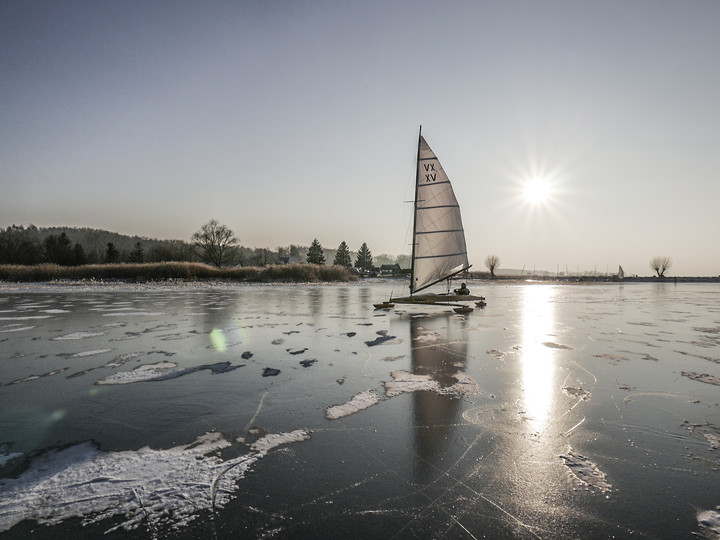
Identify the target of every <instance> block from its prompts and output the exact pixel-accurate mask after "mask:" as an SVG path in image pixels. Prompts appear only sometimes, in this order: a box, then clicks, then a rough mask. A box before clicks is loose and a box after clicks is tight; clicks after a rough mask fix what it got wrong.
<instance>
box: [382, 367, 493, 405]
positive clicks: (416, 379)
mask: <svg viewBox="0 0 720 540" xmlns="http://www.w3.org/2000/svg"><path fill="white" fill-rule="evenodd" d="M390 375H391V376H392V378H393V380H392V381H387V382H385V383H383V384H384V385H385V395H386V396H387V397H389V398H391V397H394V396H397V395H399V394H403V393H406V392H417V391H419V390H430V391H431V392H436V393H438V394H440V395H478V394H480V388H479V387H478V385H477V383H476V382H475V379H473V378H472V377H471V376H470V375H468V374H467V373H464V372H462V371H458V372H456V373H454V374H453V378H454V379H455V380H457V382H456V383H455V384H453V385H451V386H446V387H442V386H440V383H439V382H438V381H436V380H435V379H433V378H432V377H431V376H430V375H415V374H414V373H410V372H408V371H403V370H398V371H393V372H392V373H391V374H390Z"/></svg>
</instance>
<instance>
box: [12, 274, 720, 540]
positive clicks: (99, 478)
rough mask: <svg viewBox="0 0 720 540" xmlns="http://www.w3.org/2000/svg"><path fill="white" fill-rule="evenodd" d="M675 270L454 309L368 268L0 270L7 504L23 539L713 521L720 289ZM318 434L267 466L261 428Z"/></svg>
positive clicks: (405, 533)
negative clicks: (407, 292)
mask: <svg viewBox="0 0 720 540" xmlns="http://www.w3.org/2000/svg"><path fill="white" fill-rule="evenodd" d="M376 283H377V284H376ZM668 285H669V284H662V283H657V284H641V285H627V284H607V285H602V286H597V285H577V286H574V285H564V286H553V285H545V284H532V285H526V284H508V283H502V282H498V283H486V282H482V283H481V284H477V285H476V287H479V286H482V287H487V289H488V290H487V292H486V295H485V296H486V297H488V300H489V301H488V306H487V307H486V308H485V309H484V310H482V311H481V310H476V311H475V312H474V313H473V314H471V315H469V316H467V317H457V316H455V315H454V314H452V313H451V312H449V313H444V312H443V310H442V308H441V309H440V310H438V311H437V312H436V311H435V310H434V308H433V310H432V311H431V310H430V309H428V308H427V307H418V306H407V307H405V306H403V307H402V308H401V309H396V310H395V311H393V312H382V313H378V312H375V310H374V309H373V308H372V301H373V300H374V299H375V298H382V297H387V292H385V293H384V294H380V293H382V292H383V291H382V290H381V289H382V288H383V287H384V286H385V285H383V282H382V281H374V280H364V281H362V282H359V283H356V284H352V285H322V286H308V285H279V284H274V285H272V286H261V285H252V286H250V285H223V284H214V285H212V286H206V285H202V284H181V285H172V286H167V285H150V284H148V285H133V286H131V285H128V284H110V285H100V286H97V285H88V284H75V285H72V286H71V285H66V284H53V285H42V284H27V285H25V284H23V285H18V286H14V285H9V284H2V283H0V291H2V294H0V307H2V309H1V310H0V311H2V316H3V317H8V318H10V320H4V321H0V332H2V333H1V334H0V341H2V347H0V385H2V386H0V434H2V438H0V520H2V523H3V527H4V528H7V527H13V525H14V524H16V523H18V521H19V520H21V519H25V518H27V519H28V520H30V523H23V524H20V525H18V526H17V527H15V528H14V529H11V530H10V531H9V532H8V533H7V534H9V535H10V536H11V537H20V536H22V535H26V534H28V533H29V532H30V531H32V529H33V528H35V527H36V526H35V523H33V521H39V522H42V523H46V524H48V523H51V524H53V525H52V528H51V529H49V530H48V531H44V533H46V535H48V536H51V535H55V533H57V537H68V538H69V537H83V533H85V535H86V536H88V535H89V534H90V533H87V531H89V530H92V531H93V535H94V536H97V533H98V531H99V532H100V533H102V532H103V531H105V530H108V529H111V528H112V527H114V526H115V525H118V524H119V525H120V526H121V527H126V528H127V527H139V528H140V529H142V530H138V531H137V535H138V536H140V537H157V538H165V537H178V538H188V537H197V538H201V537H203V538H205V537H207V538H212V537H217V538H219V537H256V538H261V537H268V538H269V537H291V536H292V537H304V536H307V537H328V538H330V537H349V536H352V535H357V534H359V533H367V534H368V535H370V536H371V535H372V534H375V533H377V531H381V532H382V533H381V534H382V535H385V536H395V537H398V538H399V537H415V538H432V537H448V538H450V537H461V536H466V537H473V536H474V537H478V538H479V537H483V536H485V537H492V538H507V537H528V538H538V537H539V538H554V537H557V536H562V537H566V538H595V537H598V538H600V537H605V536H607V535H608V534H612V535H614V536H616V537H633V536H642V537H648V538H664V537H668V538H684V537H688V536H690V535H692V534H693V533H698V531H697V527H700V528H701V531H700V532H702V534H704V535H705V536H707V537H711V538H712V537H713V536H712V535H713V534H714V535H715V536H717V530H716V529H717V526H716V521H714V520H717V512H716V510H697V509H700V508H715V505H716V504H717V497H716V494H717V485H718V471H720V451H719V450H718V448H719V447H720V429H719V428H718V427H717V424H718V422H717V414H718V397H717V395H718V394H717V386H716V385H715V384H713V383H712V382H710V383H708V381H713V380H714V379H715V378H717V377H718V376H720V372H718V370H717V368H718V366H719V365H720V330H718V329H720V288H719V287H718V286H717V284H708V285H702V286H700V285H698V286H691V285H678V286H677V287H675V286H672V285H669V286H668ZM95 308H97V309H95ZM448 311H449V310H448ZM152 314H156V315H152ZM24 317H46V318H38V319H32V320H23V319H22V318H24ZM107 317H110V318H109V319H108V318H107ZM633 323H636V324H633ZM57 338H61V339H57ZM279 340H280V341H279ZM273 342H275V343H277V345H273ZM238 344H242V345H241V347H233V346H234V345H238ZM278 345H279V346H278ZM299 351H302V352H303V353H304V355H302V354H298V355H297V356H296V355H295V354H291V353H294V352H297V353H299ZM301 359H307V362H306V361H305V360H303V361H300V360H301ZM157 360H162V361H160V362H157ZM311 360H317V362H316V363H312V366H313V367H312V368H311V369H305V366H306V365H309V364H310V361H311ZM239 362H243V363H245V364H246V367H245V368H243V369H239V368H240V367H241V364H239ZM388 362H392V363H391V364H389V363H388ZM265 366H272V369H275V370H278V371H280V372H281V375H280V376H278V377H268V378H263V377H261V376H260V375H261V373H262V372H263V368H264V367H265ZM133 368H135V369H133ZM68 370H70V371H68ZM200 370H203V371H205V373H199V374H198V373H196V372H197V371H200ZM208 371H209V372H210V373H207V372H208ZM68 373H70V374H68ZM192 374H195V375H192ZM211 374H212V376H211ZM214 374H218V375H219V376H217V377H216V376H214ZM220 375H221V376H220ZM688 375H690V376H688ZM179 377H182V378H181V379H178V378H179ZM171 379H172V380H174V381H175V382H173V381H171ZM10 381H12V382H10ZM129 382H136V383H138V384H127V383H129ZM701 382H703V384H700V383H701ZM21 383H22V384H21ZM96 383H97V384H96ZM141 383H145V384H141ZM329 405H333V406H332V407H330V406H329ZM333 418H334V419H333ZM298 430H300V431H298ZM207 432H211V434H210V435H203V434H205V433H207ZM310 432H312V433H313V440H312V441H309V442H308V443H307V444H302V445H292V446H291V447H285V448H284V449H283V450H281V451H278V452H277V453H276V454H275V455H274V456H273V458H272V459H271V460H264V461H263V462H262V464H261V466H258V462H257V460H258V459H259V457H260V456H261V455H262V453H263V452H266V451H267V450H268V449H270V451H272V448H274V447H275V444H276V442H277V441H276V440H275V439H274V438H273V437H270V436H266V437H263V435H264V434H266V433H279V434H287V435H288V439H287V440H288V441H289V440H295V441H297V440H303V439H304V438H305V437H307V434H308V433H310ZM219 433H225V434H227V435H226V436H221V435H218V434H219ZM293 433H294V435H292V436H291V435H290V434H293ZM240 438H241V439H243V440H247V441H248V444H250V443H251V442H252V441H255V443H253V445H251V446H245V445H244V443H243V444H238V439H240ZM226 439H227V440H226ZM281 439H282V437H281ZM79 441H95V442H94V443H92V444H91V443H83V444H78V442H79ZM187 441H195V442H194V443H192V444H187V445H186V444H184V443H185V442H187ZM228 441H233V442H232V443H230V442H228ZM181 442H182V443H183V444H180V443H181ZM138 448H139V449H140V450H138ZM579 449H582V450H581V451H580V450H579ZM560 455H562V456H563V457H562V458H559V457H558V456H560ZM48 463H49V464H51V465H52V467H51V468H50V469H44V467H45V466H46V465H47V464H48ZM250 468H252V470H253V474H252V478H249V477H247V478H245V479H244V480H243V475H244V473H245V472H247V471H248V470H250ZM51 476H53V478H54V480H52V479H51ZM578 486H582V488H581V489H578ZM668 493H672V497H671V498H670V499H668V497H667V494H668ZM231 499H234V500H232V503H231V504H228V503H229V502H230V500H231ZM65 501H67V505H65V504H64V502H65ZM213 501H214V502H213ZM703 512H710V513H708V514H705V513H703ZM696 515H698V516H700V515H701V516H702V517H701V518H699V519H698V521H697V523H698V525H697V526H696V521H695V517H696ZM70 516H74V517H77V518H78V519H77V520H70V519H67V518H68V517H70ZM106 517H109V518H112V519H110V520H107V521H104V520H105V518H106ZM196 518H200V519H196ZM83 522H84V523H88V524H92V525H91V526H90V528H88V529H83V527H82V526H81V525H80V523H83ZM703 524H704V525H703ZM176 527H177V528H178V529H177V530H176V529H175V528H176ZM703 527H704V528H703ZM693 529H695V530H693ZM713 529H715V532H713ZM130 534H135V533H130ZM116 536H120V537H125V536H126V534H125V533H124V532H118V534H117V535H115V534H113V532H112V531H111V532H109V533H108V535H107V538H108V540H111V539H112V538H114V537H116Z"/></svg>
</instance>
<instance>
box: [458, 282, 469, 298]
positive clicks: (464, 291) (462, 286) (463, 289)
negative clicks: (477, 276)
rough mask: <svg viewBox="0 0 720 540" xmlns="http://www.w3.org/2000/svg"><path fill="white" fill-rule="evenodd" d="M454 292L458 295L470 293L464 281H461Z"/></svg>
mask: <svg viewBox="0 0 720 540" xmlns="http://www.w3.org/2000/svg"><path fill="white" fill-rule="evenodd" d="M455 294H457V295H460V296H465V295H467V294H470V289H468V288H467V287H466V286H465V284H464V283H461V284H460V288H459V289H455Z"/></svg>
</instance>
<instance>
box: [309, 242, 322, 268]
mask: <svg viewBox="0 0 720 540" xmlns="http://www.w3.org/2000/svg"><path fill="white" fill-rule="evenodd" d="M307 262H309V263H310V264H320V265H323V264H325V255H324V254H323V248H322V246H321V245H320V242H318V239H317V238H316V239H315V240H313V241H312V244H310V249H309V250H308V254H307Z"/></svg>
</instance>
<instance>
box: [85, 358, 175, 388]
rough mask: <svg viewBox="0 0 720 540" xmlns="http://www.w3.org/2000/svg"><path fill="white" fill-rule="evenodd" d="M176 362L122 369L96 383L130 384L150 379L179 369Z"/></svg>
mask: <svg viewBox="0 0 720 540" xmlns="http://www.w3.org/2000/svg"><path fill="white" fill-rule="evenodd" d="M177 367H178V365H177V364H175V363H174V362H157V363H155V364H143V365H142V366H138V367H136V368H135V369H133V370H132V371H120V372H118V373H113V374H112V375H108V376H107V377H105V378H103V379H100V380H99V381H97V382H96V383H95V384H130V383H135V382H140V381H149V380H150V379H154V378H155V377H160V376H162V375H167V374H168V373H170V372H171V371H173V370H175V369H177Z"/></svg>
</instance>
